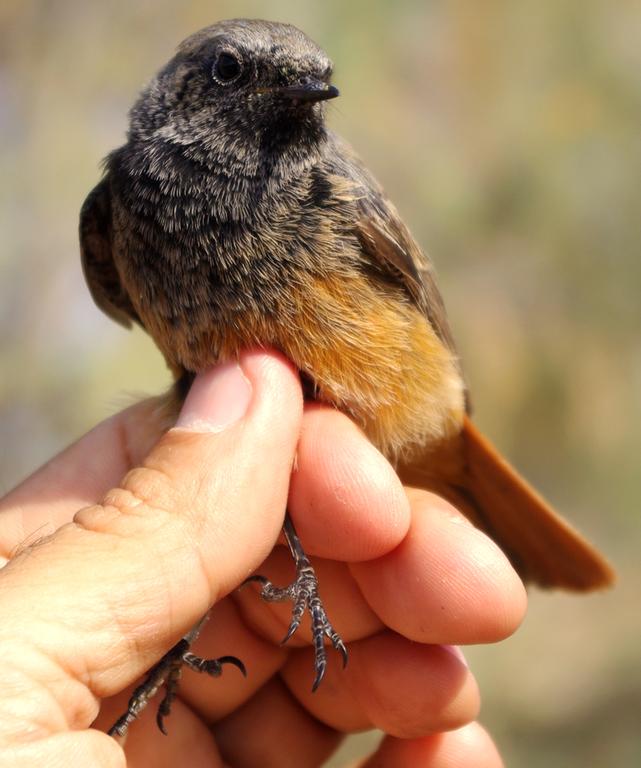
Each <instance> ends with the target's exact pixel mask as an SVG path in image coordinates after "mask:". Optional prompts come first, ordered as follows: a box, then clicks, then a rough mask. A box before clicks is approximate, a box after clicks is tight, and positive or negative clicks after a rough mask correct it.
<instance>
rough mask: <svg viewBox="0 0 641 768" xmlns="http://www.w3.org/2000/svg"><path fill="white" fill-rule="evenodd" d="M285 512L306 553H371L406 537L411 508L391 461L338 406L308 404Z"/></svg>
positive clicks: (359, 556) (338, 556)
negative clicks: (288, 512)
mask: <svg viewBox="0 0 641 768" xmlns="http://www.w3.org/2000/svg"><path fill="white" fill-rule="evenodd" d="M296 458H297V461H296V469H295V471H294V473H293V475H292V480H291V486H290V494H289V511H290V514H291V515H292V518H293V520H294V523H295V525H296V528H297V531H298V534H299V535H300V537H301V540H302V541H303V542H304V543H305V546H306V548H307V554H314V555H318V556H320V557H325V558H331V559H333V560H343V561H354V560H371V559H373V558H376V557H379V556H381V555H383V554H386V553H387V552H390V551H391V550H392V549H394V547H396V546H397V545H398V544H399V543H400V542H401V541H402V540H403V538H404V536H405V534H406V533H407V530H408V528H409V524H410V509H409V504H408V501H407V497H406V495H405V493H404V491H403V487H402V485H401V482H400V480H399V479H398V477H397V475H396V473H395V472H394V470H393V469H392V466H391V465H390V463H389V462H388V461H387V460H386V459H385V458H384V457H383V455H382V454H381V453H380V452H379V451H377V450H376V448H374V446H373V445H372V444H371V443H370V442H369V440H367V438H366V437H365V436H364V434H363V433H362V431H361V430H360V429H359V428H358V427H357V426H356V425H355V424H354V423H353V422H352V421H351V420H350V419H349V418H348V417H347V416H345V415H344V414H343V413H340V412H339V411H336V410H335V409H332V408H328V407H325V406H320V405H318V404H312V405H308V406H306V408H305V415H304V417H303V427H302V431H301V439H300V442H299V446H298V451H297V455H296Z"/></svg>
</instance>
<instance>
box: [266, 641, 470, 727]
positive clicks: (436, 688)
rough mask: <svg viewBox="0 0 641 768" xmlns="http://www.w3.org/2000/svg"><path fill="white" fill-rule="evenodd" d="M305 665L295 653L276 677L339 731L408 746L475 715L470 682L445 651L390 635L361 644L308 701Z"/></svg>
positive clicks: (457, 659) (305, 658) (308, 654)
mask: <svg viewBox="0 0 641 768" xmlns="http://www.w3.org/2000/svg"><path fill="white" fill-rule="evenodd" d="M311 663H312V651H311V649H310V650H305V651H299V652H296V653H295V654H292V656H291V657H290V658H289V660H288V662H287V664H286V665H285V667H284V668H283V670H282V672H281V675H282V677H283V680H285V682H286V684H287V686H288V688H289V689H290V691H291V692H292V694H293V695H294V696H295V697H296V699H297V700H298V701H300V702H301V704H302V705H303V706H304V707H305V708H306V709H307V710H308V711H309V712H311V713H312V714H313V715H314V717H316V718H317V719H319V720H321V721H322V722H324V723H326V724H327V725H330V726H331V727H332V728H336V729H337V730H342V731H353V730H361V729H364V728H371V727H376V728H380V729H381V730H382V731H385V732H386V733H389V734H391V735H393V736H398V737H399V738H404V739H408V738H416V737H418V736H424V735H425V734H426V733H432V732H434V731H444V730H450V729H452V728H458V727H460V726H461V725H463V724H464V723H468V722H470V721H471V720H473V719H474V718H475V717H476V716H477V714H478V709H479V693H478V687H477V685H476V681H475V680H474V677H473V676H472V674H471V673H470V671H469V669H468V668H467V666H466V664H465V662H464V660H462V657H461V656H460V655H459V654H457V653H455V652H452V651H451V650H449V649H448V648H447V647H444V646H439V645H422V644H420V643H413V642H411V641H409V640H407V639H405V638H403V637H400V636H399V635H396V634H394V633H393V632H383V633H381V634H379V635H376V636H375V637H370V638H367V639H366V640H360V641H358V642H356V643H352V644H351V646H350V658H349V664H348V665H347V668H346V669H345V670H342V669H341V668H340V665H338V664H336V663H334V664H331V665H330V666H329V667H328V672H327V675H326V679H325V680H324V681H323V685H322V686H321V687H320V688H319V689H318V690H317V691H316V692H315V693H313V694H312V693H311V691H310V689H309V685H306V684H305V683H306V681H305V677H306V675H305V671H306V670H307V669H308V667H309V666H310V665H311Z"/></svg>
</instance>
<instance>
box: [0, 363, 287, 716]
mask: <svg viewBox="0 0 641 768" xmlns="http://www.w3.org/2000/svg"><path fill="white" fill-rule="evenodd" d="M301 416H302V395H301V388H300V384H299V381H298V376H297V374H296V372H295V371H294V370H293V369H292V368H291V366H290V365H289V364H288V363H287V362H285V361H284V360H283V359H282V358H281V357H280V356H279V355H277V354H275V353H269V352H249V353H244V354H242V355H241V357H240V360H239V362H238V364H236V363H229V364H226V365H221V366H218V367H216V368H214V369H212V370H210V371H208V372H206V373H203V374H201V375H199V376H198V377H197V378H196V380H195V382H194V384H193V386H192V388H191V391H190V393H189V395H188V397H187V399H186V402H185V404H184V407H183V410H182V412H181V415H180V418H179V420H178V423H177V425H176V427H175V428H174V429H171V430H170V431H169V432H168V433H167V434H166V435H165V436H164V437H162V438H161V440H160V441H159V442H158V443H157V444H156V445H155V447H154V448H153V449H152V450H151V452H150V453H149V455H148V456H147V458H146V459H145V460H144V461H143V462H142V465H141V466H140V467H138V468H136V469H134V470H132V471H131V472H129V473H128V474H127V475H126V476H125V478H124V479H123V481H122V482H121V483H120V484H119V486H118V487H117V488H114V489H113V490H111V491H109V492H108V493H107V494H106V496H105V498H104V500H103V502H102V504H99V505H95V506H93V507H89V508H87V509H84V510H82V511H80V512H78V513H77V514H76V516H75V518H74V523H73V524H68V525H66V526H63V527H62V528H60V529H59V530H58V531H57V532H56V533H55V534H53V535H52V536H51V537H49V538H48V539H46V540H44V541H42V542H41V543H39V544H37V545H36V546H34V547H32V548H30V549H28V550H25V551H24V552H23V553H22V554H20V555H18V556H17V557H15V558H14V559H13V560H11V562H10V563H9V564H8V565H7V566H6V567H5V568H4V569H3V570H2V571H1V572H0V612H1V614H2V616H3V627H2V630H0V647H1V648H3V649H4V658H7V656H9V657H11V661H9V662H8V663H9V664H10V666H11V665H13V666H14V667H19V665H20V663H21V659H24V658H28V657H29V655H30V654H29V652H28V649H31V651H32V652H33V653H32V654H31V655H32V656H33V655H37V657H38V658H40V659H45V660H48V662H47V663H45V664H44V665H41V666H42V667H43V668H44V669H46V670H47V673H46V674H47V682H46V688H47V691H48V693H49V696H48V697H47V698H46V700H43V697H40V699H37V700H38V701H40V703H41V705H42V706H43V707H45V706H46V708H47V709H51V711H50V712H44V711H39V712H32V713H31V717H30V719H33V722H37V723H39V724H42V723H43V722H45V721H48V722H49V723H51V722H54V723H56V724H58V725H59V724H60V723H61V718H60V713H61V711H62V712H63V713H65V714H66V717H65V718H63V719H62V722H64V723H65V724H66V725H68V726H69V727H71V728H78V727H80V728H82V727H86V726H87V725H88V724H89V723H90V722H91V721H92V719H93V717H94V716H95V714H96V709H95V707H96V704H95V698H94V697H99V698H104V697H106V696H110V695H112V694H114V693H116V692H117V691H119V690H121V689H122V688H124V687H125V686H126V685H128V684H129V683H130V682H132V681H133V680H134V679H135V678H136V677H138V676H139V675H140V674H142V673H143V672H144V671H145V670H146V669H148V668H149V667H150V666H151V664H152V663H153V662H154V661H155V660H157V659H158V658H159V657H160V656H161V655H162V654H163V653H164V652H165V651H166V650H167V649H168V648H169V647H170V646H171V645H172V644H173V643H174V642H175V641H176V640H177V639H178V637H180V636H181V635H182V634H184V633H185V632H186V631H187V630H188V629H189V628H190V627H191V626H192V625H193V624H195V622H196V621H197V620H198V619H199V618H200V617H201V616H202V615H203V614H204V613H205V612H206V611H207V609H208V608H209V606H210V605H211V604H212V603H213V602H215V601H216V600H217V599H219V598H220V597H222V596H223V595H224V594H225V593H227V592H228V591H229V590H231V589H233V588H234V587H235V586H236V585H238V584H239V583H240V582H241V581H242V580H243V578H245V577H246V576H247V575H248V574H249V573H250V572H251V571H252V570H253V569H254V568H255V567H256V566H257V565H259V563H260V562H261V561H262V560H263V559H264V558H265V557H266V555H267V554H268V552H269V551H270V549H271V548H272V546H273V545H274V543H275V541H276V538H277V536H278V531H279V529H280V526H281V525H282V521H283V515H284V511H285V505H286V500H287V491H288V484H289V476H290V472H291V466H292V462H293V458H294V453H295V450H296V443H297V440H298V434H299V429H300V421H301ZM11 649H13V651H12V650H11ZM52 666H53V668H54V671H53V672H52V669H51V667H52ZM32 667H33V665H32ZM55 670H58V672H57V673H56V672H55ZM70 682H73V683H74V685H73V687H72V690H74V691H75V694H76V695H75V696H73V697H71V696H69V690H70V688H69V683H70ZM34 683H37V681H35V680H34ZM78 683H81V685H80V686H78ZM83 691H84V693H83ZM51 694H53V695H51ZM0 699H1V697H0ZM35 700H36V699H34V701H35ZM46 702H48V704H46ZM56 730H57V728H56Z"/></svg>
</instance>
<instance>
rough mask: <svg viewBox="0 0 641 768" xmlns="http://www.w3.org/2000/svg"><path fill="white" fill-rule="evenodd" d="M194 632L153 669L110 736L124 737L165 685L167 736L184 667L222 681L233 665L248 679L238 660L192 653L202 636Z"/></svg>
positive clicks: (160, 717) (162, 711)
mask: <svg viewBox="0 0 641 768" xmlns="http://www.w3.org/2000/svg"><path fill="white" fill-rule="evenodd" d="M202 624H203V622H199V623H198V625H197V627H195V628H194V630H196V629H197V630H198V631H199V630H200V628H201V626H202ZM194 630H192V632H190V633H189V634H188V635H186V636H185V637H183V638H182V639H181V640H179V641H178V642H177V643H176V645H174V647H173V648H172V649H171V650H170V651H169V652H168V653H166V654H165V655H164V656H163V657H162V659H161V660H160V661H159V662H158V663H157V664H156V665H155V666H154V667H152V668H151V670H150V671H149V673H148V675H147V677H146V678H145V680H144V681H143V682H142V683H141V684H140V685H139V686H138V687H137V688H136V689H135V690H134V692H133V694H132V695H131V698H130V699H129V703H128V705H127V711H126V712H125V713H124V714H123V715H122V716H121V717H119V718H118V720H117V721H116V722H115V723H114V724H113V725H112V726H111V728H110V729H109V735H110V736H124V735H125V734H126V733H127V730H128V729H129V726H130V725H131V723H133V721H134V720H136V719H137V718H138V717H139V716H140V713H141V712H142V711H143V709H144V708H145V707H146V706H147V704H149V702H150V701H151V699H152V698H153V697H154V696H155V695H156V693H157V692H158V689H159V688H160V687H161V686H162V685H163V684H164V686H165V695H164V696H163V698H162V701H161V702H160V704H159V706H158V712H157V714H156V723H157V725H158V728H160V730H161V731H162V732H163V733H164V734H167V731H166V730H165V722H164V721H165V718H166V717H168V716H169V714H170V712H171V705H172V702H173V700H174V699H175V698H176V694H177V693H178V684H179V681H180V675H181V671H182V667H183V665H184V666H186V667H189V668H190V669H193V670H194V671H196V672H204V673H205V674H207V675H210V676H211V677H220V675H221V674H222V671H223V665H224V664H232V665H233V666H235V667H238V669H239V670H240V671H241V672H242V673H243V675H245V676H246V675H247V672H246V670H245V665H244V664H243V662H242V661H240V659H237V658H236V657H235V656H221V657H220V658H218V659H202V658H200V656H196V655H194V654H193V653H191V651H190V648H191V645H192V643H193V642H194V640H195V639H196V636H197V634H198V632H196V633H195V634H194Z"/></svg>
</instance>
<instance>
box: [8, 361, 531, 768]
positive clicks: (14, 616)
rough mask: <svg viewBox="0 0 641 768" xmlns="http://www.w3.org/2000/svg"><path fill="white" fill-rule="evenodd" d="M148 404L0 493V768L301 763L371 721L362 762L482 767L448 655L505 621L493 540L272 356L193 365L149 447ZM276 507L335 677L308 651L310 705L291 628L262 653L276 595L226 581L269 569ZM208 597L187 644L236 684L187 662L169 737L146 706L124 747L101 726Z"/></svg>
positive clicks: (299, 640) (509, 578) (520, 594)
mask: <svg viewBox="0 0 641 768" xmlns="http://www.w3.org/2000/svg"><path fill="white" fill-rule="evenodd" d="M153 408H154V403H153V401H146V402H143V403H140V404H138V405H135V406H133V407H131V408H129V409H128V410H126V411H123V412H122V413H119V414H117V415H115V416H113V417H112V418H110V419H108V420H107V421H105V422H103V423H101V424H99V425H98V426H97V427H96V428H95V429H93V430H92V431H91V432H89V433H88V434H87V435H85V436H84V437H83V438H81V440H80V441H78V442H77V443H75V444H74V445H72V446H71V447H70V448H68V449H67V450H65V451H64V452H63V453H61V454H60V455H58V456H57V457H55V458H54V459H53V460H52V461H51V462H49V463H48V464H47V465H45V466H44V467H43V468H41V469H40V470H38V471H37V472H36V473H35V474H34V475H33V476H32V477H30V478H29V479H28V480H26V481H25V482H24V483H23V484H22V485H20V486H19V487H18V488H16V489H15V490H14V491H12V492H10V493H9V494H8V495H7V496H6V497H5V498H4V499H2V500H0V545H1V547H2V555H3V556H4V557H5V558H6V561H7V564H6V566H5V567H4V568H3V569H2V570H1V571H0V616H2V621H1V622H0V658H2V685H1V686H0V765H11V766H15V767H16V768H21V767H22V766H33V765H47V766H48V768H51V767H53V768H56V767H57V766H64V767H65V768H68V767H69V766H75V765H82V766H100V768H102V767H103V766H104V767H105V768H106V767H107V766H109V768H112V767H114V768H115V767H116V766H119V767H121V766H124V765H125V760H126V761H127V762H126V764H127V765H128V766H130V768H131V767H132V766H133V767H134V768H143V766H155V767H157V768H164V767H165V766H180V765H184V764H185V756H186V755H188V759H189V765H190V766H193V767H194V768H199V766H201V765H202V766H208V767H211V766H214V767H215V766H234V768H236V766H238V767H239V768H240V767H242V768H244V767H245V766H248V767H252V766H261V768H265V767H269V766H289V765H291V766H297V768H301V767H302V768H305V766H310V767H311V766H318V765H321V764H322V763H323V761H324V760H326V759H327V757H328V756H329V755H330V754H331V753H332V751H333V750H334V749H335V748H336V747H337V746H338V744H339V742H340V740H341V738H342V737H343V735H344V734H345V733H349V732H353V731H357V730H363V729H366V728H374V727H375V728H379V729H381V730H382V731H384V732H385V733H386V734H388V735H387V736H386V737H385V739H384V741H383V742H382V744H381V746H380V747H379V749H378V751H377V752H376V754H375V755H373V756H371V757H370V758H369V760H368V762H367V763H365V765H367V766H369V768H373V766H377V767H378V768H387V767H388V766H389V767H390V768H392V767H394V768H396V767H398V768H403V767H404V766H413V767H416V766H418V767H419V768H423V767H425V768H437V767H438V768H454V767H455V766H456V767H457V768H462V767H463V766H474V768H495V767H497V766H501V765H502V763H501V759H500V757H499V755H498V752H497V751H496V749H495V747H494V745H493V744H492V741H491V739H490V738H489V736H488V735H487V734H486V733H485V731H484V730H483V729H482V728H481V727H480V726H479V725H477V724H476V723H474V719H475V717H476V715H477V712H478V708H479V693H478V689H477V686H476V683H475V681H474V678H473V676H472V674H471V673H470V671H469V670H468V668H467V666H466V665H465V663H464V660H463V657H462V654H460V652H459V651H458V650H457V649H456V648H454V647H452V646H454V645H458V644H465V643H485V642H494V641H497V640H500V639H502V638H504V637H506V636H507V635H509V634H511V633H512V632H513V631H514V630H515V629H516V628H517V626H518V625H519V623H520V621H521V619H522V617H523V614H524V611H525V604H526V599H525V592H524V589H523V586H522V584H521V582H520V580H519V579H518V576H517V575H516V574H515V572H514V571H513V569H512V568H511V566H510V564H509V562H508V561H507V559H506V558H505V556H504V555H503V554H502V553H501V551H500V550H499V549H498V547H497V546H496V545H495V544H493V542H491V540H490V539H489V538H487V537H486V536H485V535H484V534H483V533H481V532H480V531H478V530H476V529H475V528H474V527H472V526H471V525H470V524H469V523H468V522H467V521H466V520H465V519H464V518H463V517H462V516H461V515H460V514H458V513H457V512H456V510H454V509H453V508H452V507H451V506H449V505H448V504H447V503H446V502H444V501H443V500H441V499H439V498H438V497H435V496H433V495H431V494H429V493H427V492H425V491H416V490H410V489H404V488H403V487H402V486H401V484H400V482H399V480H398V478H397V477H396V474H395V473H394V471H393V469H392V467H391V466H390V465H389V464H388V462H387V461H386V460H385V459H384V458H383V457H382V455H381V454H380V453H378V451H377V450H376V449H375V448H373V447H372V446H371V444H370V443H369V442H368V441H367V440H366V438H365V437H364V436H363V435H362V433H361V432H360V430H359V429H358V428H357V427H355V426H354V425H353V424H352V422H350V420H349V419H348V418H347V417H346V416H345V415H344V414H342V413H339V412H338V411H335V410H333V409H331V408H327V407H323V406H319V405H316V404H306V405H303V398H302V393H301V388H300V384H299V379H298V376H297V375H296V372H295V371H294V370H293V369H292V367H291V366H290V365H289V364H288V363H287V362H286V361H285V360H283V359H282V358H281V357H280V356H279V355H277V354H275V353H271V352H246V353H243V354H242V356H241V358H240V362H239V365H238V366H236V365H231V364H228V365H223V366H218V367H216V368H214V369H211V370H209V371H207V372H205V373H204V374H201V375H200V376H199V377H198V378H197V379H196V381H195V383H194V385H193V386H192V389H191V391H190V393H189V395H188V397H187V400H186V402H185V405H184V407H183V410H182V413H181V416H180V418H179V420H178V424H177V427H176V428H174V429H171V430H170V431H169V432H167V433H166V434H165V435H163V436H162V437H160V439H158V432H157V430H156V429H155V428H154V420H153V418H152V414H153ZM286 505H287V506H288V508H289V510H290V512H291V515H292V518H293V520H294V523H295V525H296V527H297V530H298V532H299V534H300V536H301V539H302V540H303V541H304V542H305V545H306V548H307V550H308V552H309V554H310V555H312V556H314V558H315V565H316V566H317V570H318V572H319V578H320V583H321V589H322V595H323V599H324V601H325V605H326V607H327V610H328V613H329V615H330V616H331V619H332V622H333V623H334V624H335V626H336V627H337V629H338V630H339V631H340V633H341V635H342V636H343V638H344V639H345V641H346V642H347V644H348V648H349V654H350V656H349V664H348V665H347V668H346V669H345V670H343V669H342V668H341V665H340V662H339V659H338V658H336V656H337V655H336V654H334V652H332V651H329V657H330V658H329V665H328V670H327V675H326V678H325V680H324V681H323V684H322V685H321V686H320V688H319V689H318V691H317V692H316V693H314V694H312V693H311V691H310V687H311V682H312V681H311V678H310V668H311V666H312V665H311V653H312V651H311V648H310V646H309V644H308V643H309V634H308V630H307V629H305V631H304V632H299V633H297V635H296V636H294V638H292V639H291V640H290V641H289V643H288V644H287V646H285V647H282V646H280V645H279V641H280V640H281V639H282V637H283V635H284V634H285V631H286V627H287V625H288V622H289V616H290V606H289V605H287V604H284V605H273V604H269V605H268V604H265V603H263V602H262V601H260V600H259V598H258V595H257V589H256V588H255V587H252V586H248V587H245V588H243V589H241V590H238V589H237V588H238V587H239V585H240V584H241V583H242V582H243V580H244V579H245V578H246V577H247V576H248V575H249V574H250V573H252V572H254V571H255V570H256V569H258V571H259V572H260V573H263V574H265V575H267V576H269V578H271V579H273V580H274V582H275V583H278V584H280V583H283V584H284V583H287V582H288V580H289V577H290V575H291V574H290V571H291V564H290V563H289V562H288V556H287V554H286V551H285V550H284V549H283V547H276V548H275V549H274V550H273V552H272V549H273V547H274V543H275V542H276V541H277V540H278V537H279V531H280V528H281V525H282V521H283V514H284V510H285V506H286ZM270 552H271V554H270ZM259 566H260V567H259ZM212 603H216V605H215V607H214V609H213V611H212V615H211V619H210V621H209V622H208V624H207V625H206V626H205V629H204V631H203V633H202V635H201V637H200V638H199V640H198V642H197V644H196V646H195V652H196V653H198V654H199V655H201V656H205V657H216V656H220V655H228V654H233V655H235V656H238V657H239V658H241V659H242V660H243V662H244V663H245V665H246V667H247V672H248V674H247V677H246V678H243V677H242V676H241V674H240V672H239V671H238V670H236V669H235V668H234V667H232V666H226V667H225V668H224V671H223V675H222V677H220V678H218V679H211V678H208V677H205V676H203V675H197V674H195V673H192V672H190V671H186V672H185V673H184V674H183V677H182V682H181V688H180V695H179V698H178V699H177V700H176V701H175V702H174V706H173V710H172V714H171V716H170V717H169V718H168V720H167V721H166V727H167V729H168V732H169V736H168V737H165V736H162V735H161V734H160V733H158V731H157V729H156V726H155V722H154V714H155V707H156V703H157V701H156V700H154V701H153V702H152V704H151V705H150V706H149V707H148V709H147V710H146V711H145V713H144V714H143V716H142V717H141V718H140V720H139V721H137V722H136V723H135V724H134V725H132V727H131V729H130V732H129V734H128V737H127V740H126V744H125V745H124V749H125V751H123V745H121V744H120V743H118V742H117V741H116V740H115V739H112V738H110V737H108V736H107V735H106V733H105V732H104V731H105V730H106V728H108V727H109V726H110V725H111V724H112V723H113V721H114V720H115V719H116V717H117V716H118V715H119V714H120V713H121V712H122V711H123V709H124V708H125V706H126V702H127V699H128V696H129V694H130V692H131V687H132V685H133V684H134V682H135V681H136V680H137V679H138V678H140V676H141V675H143V674H144V672H145V671H146V670H147V669H149V667H150V666H151V665H153V663H154V662H155V661H157V660H158V659H159V658H160V657H161V656H162V655H163V653H165V652H166V651H167V650H168V648H169V647H170V646H171V645H172V644H173V643H175V642H176V641H177V639H178V638H179V637H180V636H181V635H182V634H184V633H185V632H186V631H187V630H188V629H189V628H190V627H191V626H192V625H193V624H194V623H195V622H196V621H198V619H199V618H200V617H201V616H202V615H203V614H204V613H205V612H206V611H207V609H208V607H209V606H210V605H211V604H212ZM125 752H126V758H125Z"/></svg>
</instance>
